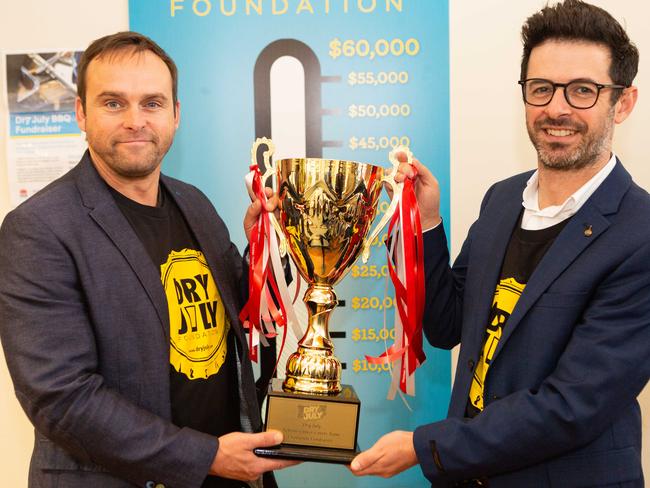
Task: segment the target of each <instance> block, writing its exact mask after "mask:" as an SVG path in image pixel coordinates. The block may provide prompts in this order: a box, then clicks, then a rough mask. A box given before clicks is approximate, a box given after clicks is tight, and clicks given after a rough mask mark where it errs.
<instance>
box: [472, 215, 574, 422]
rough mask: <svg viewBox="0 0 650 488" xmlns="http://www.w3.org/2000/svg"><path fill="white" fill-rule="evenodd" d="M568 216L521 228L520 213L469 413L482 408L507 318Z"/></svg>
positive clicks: (478, 364) (506, 256)
mask: <svg viewBox="0 0 650 488" xmlns="http://www.w3.org/2000/svg"><path fill="white" fill-rule="evenodd" d="M522 216H523V213H522ZM569 220H570V219H565V220H563V221H562V222H560V223H558V224H555V225H553V226H551V227H547V228H546V229H540V230H525V229H522V228H521V216H520V217H519V222H518V224H517V226H516V227H515V230H514V231H513V233H512V236H511V237H510V243H509V244H508V249H507V250H506V255H505V257H504V260H503V264H502V266H501V275H500V278H499V283H497V286H496V290H495V292H494V300H493V301H492V310H491V311H490V315H489V320H488V324H487V330H486V337H485V342H484V344H483V348H482V350H481V354H480V356H479V360H478V362H477V364H476V368H475V369H474V376H473V378H472V383H471V385H470V390H469V397H468V402H467V412H466V413H467V416H468V417H475V416H476V415H478V414H479V413H480V412H481V411H482V410H483V408H484V404H483V394H484V383H485V379H486V377H487V375H488V369H489V368H490V364H491V362H492V357H493V355H494V352H495V351H496V349H497V346H498V344H499V340H500V339H501V335H502V333H503V330H504V329H505V327H506V324H507V322H508V318H509V317H510V314H511V313H512V311H513V310H514V308H515V305H516V304H517V301H518V300H519V297H520V296H521V294H522V293H523V291H524V288H525V287H526V284H527V283H528V280H529V279H530V277H531V275H532V274H533V271H535V268H536V267H537V265H538V264H539V262H540V261H541V260H542V258H543V257H544V254H546V251H548V249H549V248H550V247H551V245H552V244H553V241H555V238H556V237H557V236H558V235H559V234H560V232H561V231H562V229H564V226H565V225H566V224H567V222H568V221H569ZM506 347H507V346H506Z"/></svg>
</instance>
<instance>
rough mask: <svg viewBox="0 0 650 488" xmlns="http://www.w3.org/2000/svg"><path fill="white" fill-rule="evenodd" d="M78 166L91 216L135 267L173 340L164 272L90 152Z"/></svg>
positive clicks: (134, 269) (80, 183) (83, 199)
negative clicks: (100, 172) (95, 165)
mask: <svg viewBox="0 0 650 488" xmlns="http://www.w3.org/2000/svg"><path fill="white" fill-rule="evenodd" d="M78 169H79V171H78V173H77V176H76V178H77V188H78V189H79V193H80V194H81V198H82V201H83V203H84V205H85V206H86V207H87V208H89V209H90V212H89V215H90V217H91V218H92V219H93V220H94V221H95V222H96V223H97V225H99V227H101V229H102V230H103V231H104V232H105V233H106V235H107V236H108V237H109V239H110V240H111V241H112V242H113V244H115V246H116V247H117V248H118V249H119V250H120V252H121V253H122V255H123V256H124V258H125V259H126V260H127V262H128V263H129V265H130V266H131V268H132V269H133V272H134V273H135V275H136V276H137V278H138V280H139V281H140V283H141V284H142V287H143V288H144V291H145V293H146V294H147V296H148V297H149V299H150V300H151V303H152V304H153V306H154V308H155V309H156V313H157V315H158V318H159V319H160V325H161V327H162V328H163V333H164V336H165V338H166V340H167V341H169V311H168V309H167V298H166V297H165V293H164V290H163V288H162V284H161V281H160V271H159V270H158V269H156V267H155V266H154V265H153V263H152V262H151V258H150V257H149V255H148V254H147V251H146V250H145V248H144V246H143V245H142V243H141V242H140V240H139V239H138V237H137V236H136V234H135V232H134V231H133V229H132V228H131V226H130V225H129V223H128V221H127V220H126V218H125V217H124V215H122V212H120V209H119V208H118V207H117V204H116V203H115V201H114V199H113V196H112V195H111V194H110V191H109V190H108V188H107V187H106V183H104V181H103V180H102V179H101V177H100V176H99V174H98V173H97V171H96V170H95V168H94V166H93V164H92V162H91V160H90V156H89V155H88V153H87V152H86V154H85V155H84V157H83V159H82V160H81V163H80V164H79V167H78Z"/></svg>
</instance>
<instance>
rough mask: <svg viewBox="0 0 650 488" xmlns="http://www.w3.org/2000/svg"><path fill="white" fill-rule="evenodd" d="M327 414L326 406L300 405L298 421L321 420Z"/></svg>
mask: <svg viewBox="0 0 650 488" xmlns="http://www.w3.org/2000/svg"><path fill="white" fill-rule="evenodd" d="M326 413H327V407H326V406H325V405H298V419H300V420H321V419H323V417H325V414H326Z"/></svg>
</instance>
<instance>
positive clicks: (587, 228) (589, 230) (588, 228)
mask: <svg viewBox="0 0 650 488" xmlns="http://www.w3.org/2000/svg"><path fill="white" fill-rule="evenodd" d="M593 233H594V231H593V229H592V228H591V225H586V226H585V237H591V235H592V234H593Z"/></svg>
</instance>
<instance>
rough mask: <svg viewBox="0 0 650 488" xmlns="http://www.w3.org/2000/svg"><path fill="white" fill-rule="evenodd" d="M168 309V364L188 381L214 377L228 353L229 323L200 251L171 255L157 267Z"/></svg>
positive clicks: (188, 250) (184, 250) (191, 250)
mask: <svg viewBox="0 0 650 488" xmlns="http://www.w3.org/2000/svg"><path fill="white" fill-rule="evenodd" d="M160 275H161V279H162V284H163V288H164V289H165V295H166V296H167V306H168V309H169V327H170V330H169V336H170V349H169V361H170V363H171V365H172V366H173V367H174V369H175V370H176V371H178V372H179V373H182V374H184V375H185V376H187V377H188V378H189V379H190V380H194V379H197V378H208V377H210V376H212V375H213V374H216V373H217V372H218V371H219V369H220V368H221V365H222V364H223V363H224V360H225V358H226V354H227V352H228V343H227V338H228V331H229V330H230V322H229V321H228V318H227V317H226V314H225V310H224V307H223V303H222V301H221V295H219V290H217V285H216V284H215V282H214V279H213V278H212V274H211V273H210V269H209V268H208V264H207V262H206V260H205V257H204V256H203V253H202V252H201V251H195V250H193V249H183V250H182V251H180V252H175V251H172V252H171V253H170V255H169V257H168V259H167V262H166V263H165V264H163V265H162V266H161V267H160Z"/></svg>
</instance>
